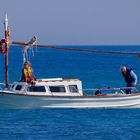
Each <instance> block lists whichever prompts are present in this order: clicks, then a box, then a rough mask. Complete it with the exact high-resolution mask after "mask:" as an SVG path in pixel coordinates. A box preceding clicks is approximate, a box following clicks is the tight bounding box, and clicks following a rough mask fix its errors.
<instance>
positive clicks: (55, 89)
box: [49, 85, 66, 92]
mask: <svg viewBox="0 0 140 140" xmlns="http://www.w3.org/2000/svg"><path fill="white" fill-rule="evenodd" d="M49 89H50V91H51V92H66V89H65V87H64V86H63V85H60V86H49Z"/></svg>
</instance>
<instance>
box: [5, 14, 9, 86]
mask: <svg viewBox="0 0 140 140" xmlns="http://www.w3.org/2000/svg"><path fill="white" fill-rule="evenodd" d="M4 28H5V39H6V43H5V50H6V54H5V88H8V49H9V35H8V17H7V14H5V21H4Z"/></svg>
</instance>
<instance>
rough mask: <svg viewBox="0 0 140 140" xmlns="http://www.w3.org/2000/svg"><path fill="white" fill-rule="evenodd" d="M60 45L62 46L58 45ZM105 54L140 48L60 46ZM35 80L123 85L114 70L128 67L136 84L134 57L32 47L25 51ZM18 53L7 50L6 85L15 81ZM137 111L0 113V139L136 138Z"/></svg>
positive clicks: (0, 74) (0, 71) (0, 60)
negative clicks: (27, 53)
mask: <svg viewBox="0 0 140 140" xmlns="http://www.w3.org/2000/svg"><path fill="white" fill-rule="evenodd" d="M58 47H62V46H58ZM63 47H70V48H80V49H96V50H107V51H132V52H134V51H140V46H63ZM29 56H30V62H31V64H32V67H33V69H34V73H35V76H36V78H58V77H59V78H61V77H62V78H79V79H81V80H82V82H83V88H102V87H124V86H125V82H124V79H123V77H122V75H121V73H120V66H128V67H131V68H133V70H134V71H135V73H136V74H137V76H138V83H140V82H139V81H140V59H139V58H138V56H135V55H121V54H99V53H84V52H75V51H60V50H53V49H45V48H36V49H35V50H34V53H33V54H32V53H29ZM22 65H23V61H22V52H21V48H20V47H18V46H11V49H10V53H9V82H10V83H11V82H12V81H17V80H19V79H20V75H21V69H22ZM0 66H1V68H0V82H1V83H3V82H4V57H3V56H2V55H0ZM139 139H140V109H27V110H24V109H23V110H20V109H18V110H16V109H12V110H4V109H1V110H0V140H139Z"/></svg>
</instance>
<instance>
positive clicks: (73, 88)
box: [69, 85, 78, 93]
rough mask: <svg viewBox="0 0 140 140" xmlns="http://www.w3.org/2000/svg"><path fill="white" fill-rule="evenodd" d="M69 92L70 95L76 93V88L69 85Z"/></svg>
mask: <svg viewBox="0 0 140 140" xmlns="http://www.w3.org/2000/svg"><path fill="white" fill-rule="evenodd" d="M69 90H70V92H72V93H78V87H77V85H69Z"/></svg>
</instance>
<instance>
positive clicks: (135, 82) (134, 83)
mask: <svg viewBox="0 0 140 140" xmlns="http://www.w3.org/2000/svg"><path fill="white" fill-rule="evenodd" d="M130 75H131V76H132V77H133V78H134V82H133V83H132V84H133V85H136V84H137V75H136V74H135V73H134V72H133V71H131V72H130Z"/></svg>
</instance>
